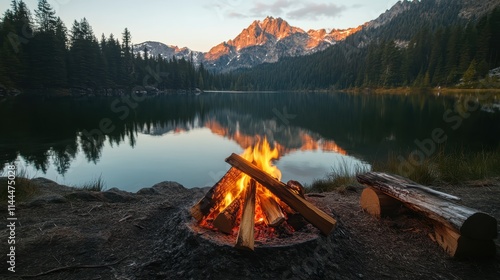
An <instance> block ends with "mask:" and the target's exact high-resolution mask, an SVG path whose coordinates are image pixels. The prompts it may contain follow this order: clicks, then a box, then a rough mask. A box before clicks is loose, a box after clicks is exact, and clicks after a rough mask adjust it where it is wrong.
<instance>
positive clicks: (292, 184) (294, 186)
mask: <svg viewBox="0 0 500 280" xmlns="http://www.w3.org/2000/svg"><path fill="white" fill-rule="evenodd" d="M286 186H287V187H288V188H289V189H290V190H291V191H292V192H294V193H295V194H297V195H299V196H300V197H302V198H306V197H305V191H304V187H303V186H302V184H301V183H299V182H297V181H294V180H290V181H288V182H286Z"/></svg>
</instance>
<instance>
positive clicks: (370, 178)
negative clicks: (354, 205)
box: [357, 172, 497, 240]
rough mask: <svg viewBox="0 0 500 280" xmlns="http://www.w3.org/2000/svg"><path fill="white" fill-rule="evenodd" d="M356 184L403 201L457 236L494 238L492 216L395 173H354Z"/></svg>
mask: <svg viewBox="0 0 500 280" xmlns="http://www.w3.org/2000/svg"><path fill="white" fill-rule="evenodd" d="M357 179H358V181H359V182H360V183H362V184H365V185H367V186H369V187H372V188H375V189H378V190H380V191H382V192H384V193H385V194H387V195H390V196H391V197H394V198H396V199H398V200H400V201H401V202H402V203H404V205H405V206H407V207H408V208H410V209H412V210H414V211H417V212H419V213H422V214H424V215H425V216H427V217H429V218H431V219H433V220H435V221H438V222H439V223H441V224H443V225H445V226H447V227H449V228H451V229H453V230H455V231H456V232H458V233H460V234H461V235H464V236H467V237H469V238H472V239H476V240H487V239H493V238H496V237H497V221H496V219H495V218H493V217H492V216H490V215H488V214H485V213H481V212H479V211H478V210H476V209H472V208H469V207H467V206H463V205H459V204H456V203H454V202H453V201H450V200H446V199H444V197H453V196H450V195H448V194H444V193H440V195H439V196H437V195H436V193H437V191H433V192H428V191H426V190H425V189H429V188H427V187H424V186H420V185H418V184H417V183H415V182H413V181H411V180H409V179H406V178H403V177H400V176H396V175H389V174H385V173H377V172H369V173H366V174H362V175H358V176H357Z"/></svg>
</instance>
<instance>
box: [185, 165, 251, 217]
mask: <svg viewBox="0 0 500 280" xmlns="http://www.w3.org/2000/svg"><path fill="white" fill-rule="evenodd" d="M240 175H241V171H239V170H238V169H236V168H230V169H229V170H228V171H227V172H226V174H225V175H224V176H223V177H222V178H221V179H220V180H219V181H218V182H217V183H216V184H215V185H214V186H213V187H212V188H211V189H210V190H209V191H208V192H207V193H206V194H205V196H204V197H203V198H202V199H201V200H200V201H199V202H198V203H196V204H195V205H194V206H193V207H191V211H190V212H191V216H193V218H195V219H196V220H197V221H198V222H199V221H201V220H202V219H203V218H204V217H206V216H207V215H208V214H210V212H211V209H212V208H213V207H214V206H215V205H216V204H217V203H219V202H220V201H223V200H224V197H223V196H224V195H225V194H226V193H227V192H229V191H231V190H232V189H234V188H236V187H237V185H236V182H237V181H238V179H239V177H240Z"/></svg>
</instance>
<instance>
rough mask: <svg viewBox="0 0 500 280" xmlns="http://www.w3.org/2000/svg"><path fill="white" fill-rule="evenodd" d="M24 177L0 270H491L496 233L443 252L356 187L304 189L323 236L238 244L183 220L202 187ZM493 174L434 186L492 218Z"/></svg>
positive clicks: (270, 273)
mask: <svg viewBox="0 0 500 280" xmlns="http://www.w3.org/2000/svg"><path fill="white" fill-rule="evenodd" d="M0 181H1V180H0ZM32 181H33V183H35V184H37V186H38V188H39V191H38V192H37V195H36V196H34V197H32V198H30V199H28V200H26V201H25V202H19V203H18V205H17V209H16V215H17V217H18V221H17V225H16V231H15V232H16V244H15V245H16V260H15V261H16V263H15V266H16V267H15V270H16V272H15V273H12V272H9V271H8V270H7V267H8V265H7V257H6V253H8V252H7V250H8V248H7V239H8V235H9V230H3V231H1V233H0V240H2V246H1V247H0V248H1V250H2V252H1V254H0V255H1V256H2V257H1V258H0V262H1V263H2V265H1V267H2V271H0V279H25V278H34V279H51V280H52V279H500V250H499V249H500V248H499V247H500V243H499V242H498V239H497V240H496V246H497V255H496V257H495V258H493V259H488V260H455V259H452V258H450V257H449V256H448V255H447V254H446V253H445V252H444V251H443V250H442V249H441V248H440V247H439V246H438V245H437V243H435V242H433V241H432V240H431V238H429V234H430V233H431V232H432V228H431V226H430V224H429V222H428V221H427V220H426V219H425V218H422V217H420V216H418V215H416V214H414V213H412V212H410V211H402V213H401V214H400V215H398V216H396V217H393V218H383V219H376V218H374V217H371V216H370V215H368V214H367V213H365V212H363V211H362V209H361V207H360V205H359V197H360V194H361V191H362V187H361V186H352V187H349V188H348V189H347V190H346V191H344V192H342V193H341V192H329V193H323V194H320V195H316V194H312V195H309V196H308V197H307V198H308V200H310V201H312V202H313V203H314V204H315V205H317V206H318V207H320V208H321V209H323V210H325V211H326V212H327V213H328V214H331V215H332V216H333V217H334V218H336V219H337V221H338V225H337V228H336V229H335V231H334V232H333V233H332V234H331V235H329V236H327V237H325V236H320V237H318V238H317V239H314V240H311V241H308V242H304V243H301V244H298V245H294V246H280V247H266V246H262V247H257V248H256V250H255V252H242V251H238V250H235V249H234V248H232V247H231V246H227V245H220V244H215V243H211V242H209V241H207V240H206V239H205V238H204V236H203V232H202V231H193V230H192V229H191V227H190V226H189V225H190V224H191V223H192V219H191V218H190V217H189V215H188V209H189V207H190V206H192V205H193V204H194V203H196V201H197V200H199V199H200V198H201V197H202V196H203V195H204V193H205V192H206V191H207V190H208V189H207V188H201V189H185V188H184V187H182V186H181V185H179V184H177V183H173V182H163V183H159V184H157V185H155V186H153V187H151V188H146V189H142V190H140V191H139V192H137V193H127V192H123V191H120V190H117V189H111V190H107V191H104V192H90V191H82V190H76V189H73V188H69V187H66V186H61V185H58V184H57V183H55V182H52V181H50V180H47V179H43V178H37V179H33V180H32ZM499 182H500V180H485V181H481V182H472V183H470V184H468V186H463V187H441V188H439V190H441V191H445V192H448V193H451V194H454V195H457V196H459V197H461V198H462V199H463V201H462V202H463V204H465V205H467V206H469V207H473V208H476V209H478V210H481V211H484V212H487V213H490V214H491V215H493V216H494V217H495V218H496V219H497V220H499V219H500V183H499ZM4 203H5V202H3V203H2V207H1V209H0V214H1V215H2V219H3V220H4V221H6V220H7V214H8V213H7V211H6V210H7V206H5V204H4Z"/></svg>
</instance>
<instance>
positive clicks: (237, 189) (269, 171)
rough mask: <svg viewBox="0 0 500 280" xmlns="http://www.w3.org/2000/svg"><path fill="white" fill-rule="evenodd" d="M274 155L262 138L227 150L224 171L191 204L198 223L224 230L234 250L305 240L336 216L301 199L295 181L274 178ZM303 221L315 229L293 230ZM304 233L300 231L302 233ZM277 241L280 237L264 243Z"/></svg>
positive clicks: (276, 171)
mask: <svg viewBox="0 0 500 280" xmlns="http://www.w3.org/2000/svg"><path fill="white" fill-rule="evenodd" d="M277 158H278V151H277V149H271V148H270V145H269V143H268V142H267V140H266V139H264V140H263V141H262V142H259V143H257V145H255V147H250V148H248V149H246V150H245V152H244V153H243V155H242V156H238V155H236V154H232V155H231V156H230V157H228V158H227V159H226V162H228V163H229V164H231V165H232V167H231V168H230V169H229V170H228V171H227V173H226V174H225V175H224V176H223V177H222V178H221V179H220V180H219V181H218V182H217V183H216V184H215V185H214V186H213V187H212V188H211V189H210V190H209V191H208V192H207V194H206V195H205V196H204V197H203V198H202V199H201V200H200V201H199V202H198V203H197V204H195V205H194V206H193V207H192V208H191V211H190V212H191V216H193V217H194V218H195V219H196V221H197V222H198V226H200V227H203V228H206V229H209V230H212V231H213V232H215V233H214V234H224V235H225V236H224V237H221V238H223V239H226V240H234V237H236V239H235V241H234V246H235V247H236V248H238V249H248V250H254V246H255V240H256V239H257V240H258V242H259V243H262V242H261V241H262V240H266V241H269V240H272V239H273V238H274V239H275V238H278V239H279V238H282V237H290V236H293V235H299V236H301V240H310V239H311V238H313V237H314V236H317V230H319V231H320V232H321V233H322V234H324V235H328V234H330V233H331V232H332V231H333V229H334V228H335V225H336V221H335V219H333V218H332V217H330V216H329V215H327V214H326V213H324V212H323V211H321V210H320V209H318V208H317V207H316V206H314V205H313V204H311V203H310V202H308V201H307V200H306V199H305V196H304V190H303V187H302V186H301V185H300V183H298V182H296V181H289V182H288V183H287V184H285V183H283V182H281V181H280V179H281V172H280V171H279V169H278V168H277V167H276V166H274V165H273V164H272V160H273V159H277ZM306 221H307V222H309V223H311V224H312V225H313V226H314V227H316V228H317V230H316V231H315V230H307V231H302V232H299V230H301V229H303V228H304V227H305V226H306V224H307V223H306ZM304 234H305V236H304ZM266 244H268V245H269V244H278V245H279V244H282V242H272V241H271V242H266Z"/></svg>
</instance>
